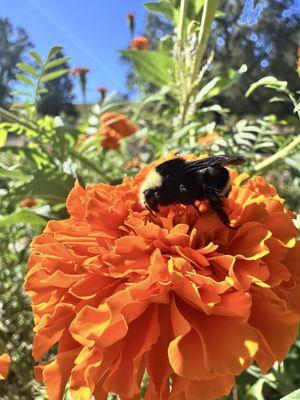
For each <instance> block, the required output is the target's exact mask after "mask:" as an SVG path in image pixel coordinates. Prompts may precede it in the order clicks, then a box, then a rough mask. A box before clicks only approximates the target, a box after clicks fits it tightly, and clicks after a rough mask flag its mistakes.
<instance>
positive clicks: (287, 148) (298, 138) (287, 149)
mask: <svg viewBox="0 0 300 400" xmlns="http://www.w3.org/2000/svg"><path fill="white" fill-rule="evenodd" d="M299 144H300V135H298V136H296V137H295V139H294V140H292V141H291V143H289V144H288V145H287V146H285V147H284V148H283V149H281V150H279V151H278V152H277V153H275V154H273V155H272V156H271V157H269V158H267V159H266V160H264V161H262V162H261V163H259V164H257V165H256V166H255V167H254V171H255V172H257V171H260V170H262V169H264V168H266V167H268V166H269V165H271V164H273V163H274V162H276V161H279V160H281V159H282V158H284V157H286V156H287V155H289V154H290V153H291V151H292V150H293V149H294V148H295V147H297V146H298V145H299Z"/></svg>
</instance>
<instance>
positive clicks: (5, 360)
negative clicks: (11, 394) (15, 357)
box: [0, 353, 11, 380]
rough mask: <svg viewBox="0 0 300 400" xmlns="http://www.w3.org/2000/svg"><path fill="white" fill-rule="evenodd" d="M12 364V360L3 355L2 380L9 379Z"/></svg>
mask: <svg viewBox="0 0 300 400" xmlns="http://www.w3.org/2000/svg"><path fill="white" fill-rule="evenodd" d="M10 362H11V360H10V357H9V355H8V354H7V353H3V354H1V356H0V380H3V379H6V378H7V375H8V372H9V366H10Z"/></svg>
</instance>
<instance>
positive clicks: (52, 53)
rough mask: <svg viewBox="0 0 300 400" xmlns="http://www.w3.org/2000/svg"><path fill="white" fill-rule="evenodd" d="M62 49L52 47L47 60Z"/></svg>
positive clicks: (60, 47)
mask: <svg viewBox="0 0 300 400" xmlns="http://www.w3.org/2000/svg"><path fill="white" fill-rule="evenodd" d="M62 49H63V47H62V46H53V47H52V48H51V49H50V51H49V54H48V60H50V59H51V58H53V57H54V56H55V55H56V54H57V53H58V52H59V51H61V50H62Z"/></svg>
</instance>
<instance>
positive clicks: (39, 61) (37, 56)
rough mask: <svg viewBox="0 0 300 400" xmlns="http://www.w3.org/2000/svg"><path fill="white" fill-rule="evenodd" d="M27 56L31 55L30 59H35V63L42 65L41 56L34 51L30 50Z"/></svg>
mask: <svg viewBox="0 0 300 400" xmlns="http://www.w3.org/2000/svg"><path fill="white" fill-rule="evenodd" d="M29 54H30V55H31V57H32V58H34V59H35V61H36V62H37V63H38V64H41V65H42V64H43V60H42V58H41V56H40V55H39V54H38V53H37V52H36V51H34V50H30V51H29Z"/></svg>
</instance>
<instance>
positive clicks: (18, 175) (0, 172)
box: [0, 135, 30, 182]
mask: <svg viewBox="0 0 300 400" xmlns="http://www.w3.org/2000/svg"><path fill="white" fill-rule="evenodd" d="M0 139H1V135H0ZM0 176H1V177H2V178H9V179H15V180H17V181H21V182H26V181H27V180H29V179H30V177H29V176H28V175H25V174H23V172H22V171H20V170H19V169H17V168H15V169H12V168H8V167H6V166H5V165H2V164H0Z"/></svg>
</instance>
